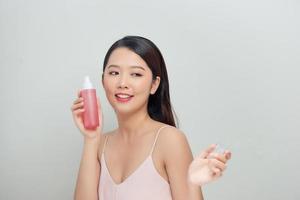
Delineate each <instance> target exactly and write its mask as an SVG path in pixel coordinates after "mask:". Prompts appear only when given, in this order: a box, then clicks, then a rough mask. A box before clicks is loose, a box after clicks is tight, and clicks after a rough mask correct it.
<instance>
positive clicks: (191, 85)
mask: <svg viewBox="0 0 300 200" xmlns="http://www.w3.org/2000/svg"><path fill="white" fill-rule="evenodd" d="M299 13H300V5H299V1H297V0H251V1H241V0H227V1H222V0H220V1H211V0H203V1H171V0H168V1H160V0H152V1H141V0H135V1H134V0H132V1H100V0H52V1H45V0H27V1H23V0H1V1H0V66H1V70H0V75H1V77H0V81H1V82H0V83H1V84H0V87H1V98H0V105H1V115H0V123H1V124H0V125H1V126H0V134H1V135H0V199H1V200H15V199H44V200H48V199H49V200H53V199H58V200H66V199H72V198H73V193H74V188H75V183H76V178H77V172H78V169H79V164H80V158H81V152H82V146H83V138H82V135H81V134H80V132H79V130H78V129H77V128H76V126H75V124H74V123H73V120H72V114H71V111H70V107H71V105H72V103H73V101H74V100H75V98H76V94H77V91H78V90H79V89H80V88H81V86H82V82H83V78H84V76H85V75H89V76H90V77H91V80H92V82H93V84H94V85H95V87H96V89H97V94H98V96H99V97H100V99H101V102H102V106H103V112H104V118H105V119H104V120H105V122H104V130H105V131H108V130H111V129H113V128H114V127H116V126H117V123H116V119H115V114H114V112H113V109H112V108H111V106H110V104H109V103H108V101H107V99H106V96H105V94H104V91H103V88H102V85H101V73H102V63H103V59H104V55H105V53H106V51H107V50H108V48H109V47H110V45H111V44H112V43H113V42H115V41H116V40H118V39H120V38H122V37H123V36H126V35H140V36H144V37H147V38H149V39H151V40H152V41H153V42H154V43H155V44H156V45H157V46H158V47H159V48H160V50H161V52H162V54H163V56H164V58H165V61H166V64H167V69H168V73H169V80H170V93H171V100H172V103H173V106H174V109H175V111H176V113H177V115H178V118H179V120H180V129H181V130H182V131H183V132H184V133H185V134H186V135H187V137H188V139H189V142H190V145H191V148H192V151H193V153H194V155H197V154H198V153H200V151H201V150H202V149H204V148H206V147H207V146H208V145H210V144H212V143H220V144H221V145H223V146H224V147H226V148H228V149H230V150H231V151H232V154H233V157H232V160H231V161H230V162H229V165H228V169H227V171H226V172H225V174H224V176H223V177H222V179H220V180H219V181H218V182H214V183H210V184H208V185H206V186H204V187H203V193H204V196H205V199H209V200H219V199H226V200H240V199H243V200H253V199H256V200H257V199H259V200H266V199H272V200H282V199H287V200H296V199H300V190H299V182H300V173H299V167H300V161H299V158H300V156H299V152H300V142H299V141H300V136H299V132H300V123H299V121H300V78H299V77H300V68H299V67H300V56H299V54H300V40H299V35H300V14H299Z"/></svg>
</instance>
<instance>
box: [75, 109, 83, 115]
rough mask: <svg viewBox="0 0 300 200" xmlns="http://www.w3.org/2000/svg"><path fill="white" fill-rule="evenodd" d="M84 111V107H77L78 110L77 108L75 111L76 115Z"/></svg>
mask: <svg viewBox="0 0 300 200" xmlns="http://www.w3.org/2000/svg"><path fill="white" fill-rule="evenodd" d="M82 112H84V109H83V108H81V109H77V110H75V111H74V112H73V113H74V115H78V114H81V113H82Z"/></svg>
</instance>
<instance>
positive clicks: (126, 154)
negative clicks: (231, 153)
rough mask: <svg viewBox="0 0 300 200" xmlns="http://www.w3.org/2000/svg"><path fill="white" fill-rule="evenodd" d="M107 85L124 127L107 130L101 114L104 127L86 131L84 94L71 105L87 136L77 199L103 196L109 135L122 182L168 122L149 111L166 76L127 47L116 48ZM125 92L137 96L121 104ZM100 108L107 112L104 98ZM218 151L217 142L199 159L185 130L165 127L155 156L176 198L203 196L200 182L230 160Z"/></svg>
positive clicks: (114, 171) (111, 164) (113, 165)
mask: <svg viewBox="0 0 300 200" xmlns="http://www.w3.org/2000/svg"><path fill="white" fill-rule="evenodd" d="M102 84H103V88H104V90H105V93H106V96H107V99H108V100H109V102H110V104H111V105H112V107H113V109H114V111H115V113H116V116H117V120H118V128H117V129H115V130H113V131H110V132H108V133H104V134H102V114H100V116H99V120H100V124H101V125H100V126H99V127H98V128H97V129H96V130H93V131H90V130H86V129H85V128H84V127H83V124H82V119H81V113H82V112H83V111H84V110H83V99H82V98H81V97H80V96H78V98H77V99H76V100H75V101H74V103H73V106H72V107H71V110H72V112H73V118H74V121H75V124H76V126H77V127H78V128H79V130H80V131H81V133H82V134H83V135H84V148H83V154H82V159H81V164H80V169H79V173H78V179H77V184H76V189H75V196H74V197H75V199H98V184H99V175H100V165H101V163H100V160H101V156H102V150H103V144H104V140H105V137H107V136H108V137H109V139H108V142H107V144H106V147H105V154H104V158H105V160H106V163H107V166H108V169H109V171H110V175H111V177H112V179H113V180H114V182H115V183H116V184H120V183H122V182H124V181H126V178H128V177H129V176H130V175H131V174H132V173H133V172H134V171H135V170H136V169H137V168H138V167H139V166H140V164H141V163H142V162H143V161H144V160H145V159H146V158H147V156H148V155H149V153H150V150H151V146H152V144H153V142H154V139H155V135H156V133H157V130H158V129H159V128H160V127H162V126H164V125H166V124H163V123H161V122H158V121H155V120H153V119H151V118H150V116H149V114H148V112H147V103H148V98H149V95H151V94H154V93H155V92H156V90H157V88H158V86H159V84H160V77H155V79H154V80H153V78H152V72H151V70H150V68H149V67H148V66H147V64H146V63H145V61H144V60H143V59H142V58H141V57H140V56H139V55H137V54H135V53H134V52H132V51H130V50H129V49H127V48H123V47H121V48H117V49H115V50H114V51H113V52H112V54H111V55H110V58H109V60H108V63H107V66H106V68H105V71H104V73H103V78H102ZM119 92H121V93H127V94H130V95H133V98H132V99H131V100H130V101H129V102H127V103H120V102H118V101H117V99H116V96H115V94H116V93H119ZM78 95H79V94H78ZM98 107H99V111H101V108H100V103H99V100H98ZM100 113H101V112H100ZM213 149H214V147H213V146H212V147H209V148H208V149H206V150H205V151H203V152H202V154H200V155H199V156H198V157H197V158H196V159H195V160H194V161H193V156H192V152H191V149H190V146H189V144H188V141H187V139H186V137H185V135H184V133H182V132H181V131H180V130H179V129H177V128H175V127H167V128H164V129H162V131H161V132H160V135H159V138H158V140H157V143H156V146H155V149H154V152H153V154H152V159H153V163H154V166H155V168H156V170H157V172H158V173H159V175H160V176H161V177H162V178H163V179H164V180H165V181H167V182H168V183H169V184H170V188H171V192H172V198H173V200H186V199H191V200H201V199H203V195H202V191H201V187H199V186H201V185H203V184H205V183H207V182H211V181H213V180H216V179H217V178H218V177H220V176H221V174H222V172H223V171H224V170H225V164H226V161H227V160H228V159H227V158H226V155H225V154H224V155H219V154H218V155H216V154H212V151H213ZM217 169H218V170H219V172H218V171H217Z"/></svg>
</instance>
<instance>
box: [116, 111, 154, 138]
mask: <svg viewBox="0 0 300 200" xmlns="http://www.w3.org/2000/svg"><path fill="white" fill-rule="evenodd" d="M117 118H118V124H119V128H118V132H119V133H121V136H122V137H123V138H124V139H130V138H132V137H136V136H137V135H139V134H141V133H142V132H143V131H141V130H142V129H143V128H144V127H147V124H150V123H151V121H152V119H151V117H150V116H149V114H148V112H147V111H140V112H135V113H130V114H124V115H122V114H118V115H117Z"/></svg>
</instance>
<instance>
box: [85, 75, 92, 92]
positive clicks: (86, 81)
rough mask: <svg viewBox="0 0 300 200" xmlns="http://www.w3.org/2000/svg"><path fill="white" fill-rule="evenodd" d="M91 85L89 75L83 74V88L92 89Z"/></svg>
mask: <svg viewBox="0 0 300 200" xmlns="http://www.w3.org/2000/svg"><path fill="white" fill-rule="evenodd" d="M92 88H93V85H92V83H91V81H90V77H89V76H85V77H84V82H83V89H92Z"/></svg>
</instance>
